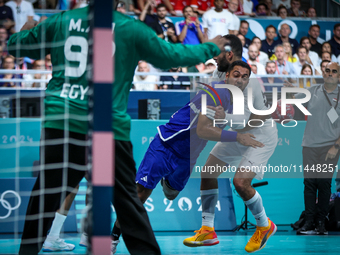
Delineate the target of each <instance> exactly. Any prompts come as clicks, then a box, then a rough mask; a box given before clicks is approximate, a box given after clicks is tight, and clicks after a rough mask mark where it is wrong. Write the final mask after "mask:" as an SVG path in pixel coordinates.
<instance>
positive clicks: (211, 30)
mask: <svg viewBox="0 0 340 255" xmlns="http://www.w3.org/2000/svg"><path fill="white" fill-rule="evenodd" d="M223 4H224V0H215V1H214V5H215V9H211V10H209V11H207V12H205V13H204V14H203V17H202V26H203V28H204V33H205V34H207V35H208V38H209V39H212V38H214V37H215V36H217V35H227V34H229V33H231V32H232V31H234V30H236V29H237V31H238V28H235V23H234V18H233V15H232V14H231V13H230V12H229V11H228V10H224V9H223Z"/></svg>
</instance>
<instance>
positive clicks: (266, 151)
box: [210, 70, 278, 180]
mask: <svg viewBox="0 0 340 255" xmlns="http://www.w3.org/2000/svg"><path fill="white" fill-rule="evenodd" d="M225 75H226V74H225V73H223V72H219V71H217V70H215V72H214V73H213V78H216V79H219V80H223V79H224V77H225ZM249 88H251V89H252V93H251V96H252V101H253V107H254V108H255V109H257V110H267V109H268V104H267V99H266V97H265V96H264V94H263V93H262V90H261V87H260V83H259V81H258V80H257V79H256V78H251V80H250V81H249V84H248V86H247V87H246V88H245V90H244V91H243V94H244V115H232V114H227V113H226V120H227V121H228V123H229V124H230V123H231V121H232V122H237V123H240V124H238V125H234V124H233V125H232V130H235V131H237V130H238V129H243V128H244V127H245V124H247V122H248V120H249V117H250V115H251V112H250V110H249V107H248V97H249V91H248V89H249ZM244 122H245V123H244ZM242 133H243V132H242ZM245 133H251V134H254V135H255V137H256V140H257V141H259V142H261V143H263V144H264V145H265V146H264V147H262V148H252V147H247V146H244V145H241V144H240V143H235V142H234V143H230V142H218V143H216V145H215V147H214V148H213V149H212V151H211V152H210V154H212V155H213V156H215V157H216V158H218V159H219V160H221V161H223V162H225V163H228V164H229V165H230V166H231V167H237V168H249V169H250V170H251V171H252V172H254V173H255V174H256V175H255V178H256V179H258V180H261V179H263V175H264V166H266V165H267V162H268V160H269V158H270V157H271V155H272V154H273V153H274V150H275V148H276V145H277V142H278V134H277V128H276V123H275V122H273V120H272V119H271V118H270V119H268V120H266V121H265V122H264V124H263V126H261V127H258V128H253V129H251V130H249V131H247V132H245Z"/></svg>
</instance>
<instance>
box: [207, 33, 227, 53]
mask: <svg viewBox="0 0 340 255" xmlns="http://www.w3.org/2000/svg"><path fill="white" fill-rule="evenodd" d="M208 42H212V43H214V44H216V45H217V47H218V48H220V50H221V51H225V49H224V46H225V45H226V44H227V42H228V41H227V39H225V38H224V37H223V36H221V35H218V36H216V37H215V38H213V39H211V40H209V41H208Z"/></svg>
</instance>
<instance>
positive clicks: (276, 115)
mask: <svg viewBox="0 0 340 255" xmlns="http://www.w3.org/2000/svg"><path fill="white" fill-rule="evenodd" d="M294 114H295V111H294V107H293V105H291V104H287V105H286V115H281V100H279V101H277V107H276V110H275V112H273V113H272V118H273V119H275V121H276V122H278V123H281V122H282V121H283V120H287V119H294Z"/></svg>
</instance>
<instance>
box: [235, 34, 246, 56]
mask: <svg viewBox="0 0 340 255" xmlns="http://www.w3.org/2000/svg"><path fill="white" fill-rule="evenodd" d="M237 37H238V39H240V41H241V43H242V48H243V50H242V57H243V58H245V59H247V58H248V49H247V48H246V47H244V46H245V44H246V38H245V37H244V35H242V34H238V35H237Z"/></svg>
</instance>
